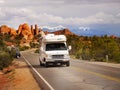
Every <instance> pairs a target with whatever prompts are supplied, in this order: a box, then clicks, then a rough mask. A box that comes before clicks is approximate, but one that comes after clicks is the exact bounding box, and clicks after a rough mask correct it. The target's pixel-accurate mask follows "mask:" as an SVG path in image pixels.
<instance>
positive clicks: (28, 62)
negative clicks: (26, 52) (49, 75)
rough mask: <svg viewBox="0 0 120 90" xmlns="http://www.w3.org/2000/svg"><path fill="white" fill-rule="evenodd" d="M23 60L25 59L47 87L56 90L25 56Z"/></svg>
mask: <svg viewBox="0 0 120 90" xmlns="http://www.w3.org/2000/svg"><path fill="white" fill-rule="evenodd" d="M22 56H23V55H22ZM23 58H24V59H25V61H26V62H27V64H28V65H29V66H30V67H31V68H32V69H33V70H34V72H35V73H36V74H37V75H38V76H39V77H40V78H41V79H42V80H43V81H44V82H45V83H46V84H47V86H48V87H49V88H50V89H51V90H55V89H54V88H53V87H52V86H51V85H50V84H49V83H48V82H47V81H46V80H45V79H44V78H43V76H42V75H40V74H39V73H38V72H37V70H36V69H35V68H34V67H33V66H32V65H31V64H30V63H29V62H28V60H27V59H26V58H25V57H24V56H23Z"/></svg>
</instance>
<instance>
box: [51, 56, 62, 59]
mask: <svg viewBox="0 0 120 90" xmlns="http://www.w3.org/2000/svg"><path fill="white" fill-rule="evenodd" d="M52 58H53V59H63V58H64V55H52Z"/></svg>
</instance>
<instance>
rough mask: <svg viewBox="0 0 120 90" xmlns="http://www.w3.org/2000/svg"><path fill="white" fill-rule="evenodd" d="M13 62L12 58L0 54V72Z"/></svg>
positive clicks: (2, 52)
mask: <svg viewBox="0 0 120 90" xmlns="http://www.w3.org/2000/svg"><path fill="white" fill-rule="evenodd" d="M12 61H13V58H12V56H11V55H10V54H9V53H8V52H5V51H1V52H0V70H2V69H3V68H4V67H7V66H9V65H10V64H11V63H12Z"/></svg>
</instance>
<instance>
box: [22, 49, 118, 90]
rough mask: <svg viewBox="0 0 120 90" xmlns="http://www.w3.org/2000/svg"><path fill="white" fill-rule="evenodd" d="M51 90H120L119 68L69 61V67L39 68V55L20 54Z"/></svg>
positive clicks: (30, 51)
mask: <svg viewBox="0 0 120 90" xmlns="http://www.w3.org/2000/svg"><path fill="white" fill-rule="evenodd" d="M22 55H23V57H24V58H25V59H26V60H27V61H28V62H29V63H30V64H31V65H32V66H33V68H34V69H35V70H36V72H37V73H39V74H40V75H41V76H42V77H43V78H44V79H45V81H46V82H47V83H48V84H49V85H50V86H51V88H52V89H53V90H120V68H114V67H108V66H103V65H97V64H91V63H88V62H86V61H82V60H71V62H70V66H69V67H66V66H51V67H48V68H46V67H41V66H40V64H39V55H38V54H35V53H34V52H33V51H32V50H29V51H24V52H22Z"/></svg>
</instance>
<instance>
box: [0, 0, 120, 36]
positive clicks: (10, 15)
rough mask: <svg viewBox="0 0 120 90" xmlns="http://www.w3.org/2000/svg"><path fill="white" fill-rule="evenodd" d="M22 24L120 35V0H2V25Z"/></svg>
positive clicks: (0, 23)
mask: <svg viewBox="0 0 120 90" xmlns="http://www.w3.org/2000/svg"><path fill="white" fill-rule="evenodd" d="M23 23H28V24H29V25H35V24H38V26H39V27H41V28H43V27H46V28H50V30H51V29H54V28H56V27H59V26H60V27H62V28H63V27H67V28H69V29H70V30H71V31H73V32H74V33H77V34H84V35H89V34H90V35H94V34H96V35H97V34H98V35H101V34H111V35H112V34H115V35H118V36H120V0H0V26H1V25H4V24H5V25H8V26H9V27H12V28H15V29H18V26H19V25H20V24H23Z"/></svg>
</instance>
